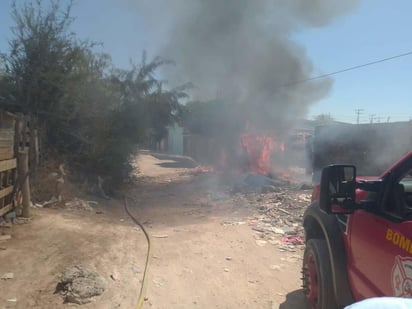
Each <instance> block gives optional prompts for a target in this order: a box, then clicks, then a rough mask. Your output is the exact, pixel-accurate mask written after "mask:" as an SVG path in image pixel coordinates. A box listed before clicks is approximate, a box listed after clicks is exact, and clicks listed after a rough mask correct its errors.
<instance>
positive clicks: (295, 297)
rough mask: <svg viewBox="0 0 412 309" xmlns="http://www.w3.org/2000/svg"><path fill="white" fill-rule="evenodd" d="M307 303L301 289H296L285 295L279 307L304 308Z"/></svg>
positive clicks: (289, 308)
mask: <svg viewBox="0 0 412 309" xmlns="http://www.w3.org/2000/svg"><path fill="white" fill-rule="evenodd" d="M306 308H308V307H307V304H306V300H305V295H304V294H303V290H302V289H300V290H296V291H293V292H290V293H288V294H287V295H286V300H285V301H284V302H283V303H281V304H280V306H279V309H306Z"/></svg>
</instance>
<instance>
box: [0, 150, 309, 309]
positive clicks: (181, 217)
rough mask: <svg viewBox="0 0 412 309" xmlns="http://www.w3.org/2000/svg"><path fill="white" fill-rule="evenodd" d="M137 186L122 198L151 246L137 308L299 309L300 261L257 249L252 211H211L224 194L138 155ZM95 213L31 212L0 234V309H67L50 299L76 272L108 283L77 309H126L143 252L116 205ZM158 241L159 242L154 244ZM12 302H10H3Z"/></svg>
mask: <svg viewBox="0 0 412 309" xmlns="http://www.w3.org/2000/svg"><path fill="white" fill-rule="evenodd" d="M136 164H137V165H138V166H139V175H138V176H139V179H140V181H138V182H136V183H133V184H130V185H129V186H128V188H127V189H126V192H127V195H128V196H129V199H130V208H131V211H132V212H133V213H134V214H135V215H136V217H137V218H138V219H139V220H140V221H141V222H142V223H144V225H145V226H146V227H147V230H148V232H149V233H150V234H151V235H152V239H153V254H154V256H153V259H152V264H151V268H150V271H149V277H148V280H149V281H148V283H149V286H148V291H147V300H146V302H145V305H144V308H159V309H160V308H162V309H163V308H165V309H167V308H268V309H271V308H279V307H280V308H283V309H288V308H297V309H299V308H305V307H304V305H303V297H302V291H301V290H300V266H301V256H302V251H301V250H300V249H298V250H297V251H296V252H280V251H279V250H278V249H277V248H276V247H275V246H273V245H270V244H266V245H264V246H259V245H258V244H257V242H256V236H255V234H254V232H253V231H252V230H251V228H250V226H248V225H247V224H240V225H239V224H225V223H227V222H234V223H236V222H245V221H246V220H247V218H248V217H249V216H251V215H253V214H254V213H255V212H256V210H255V209H253V208H252V207H250V206H249V205H247V204H238V203H236V202H234V200H232V199H230V198H228V199H226V200H224V201H220V202H213V201H212V202H211V199H210V194H213V193H216V192H218V191H219V190H220V188H221V187H223V186H224V185H225V181H227V180H222V179H220V180H219V179H216V178H214V176H213V175H208V174H202V175H193V173H191V172H192V171H193V170H192V169H190V168H186V167H187V166H189V167H192V163H191V162H190V161H188V160H176V159H173V158H165V157H161V156H160V157H159V156H157V157H154V156H151V155H149V154H143V155H141V156H140V157H139V159H138V162H137V163H136ZM99 202H100V204H99V206H98V207H97V208H96V209H95V211H93V212H86V211H67V210H53V209H35V210H33V219H32V220H31V221H30V222H29V223H28V224H23V225H13V226H12V228H0V233H3V234H5V233H6V234H11V235H12V239H11V240H7V241H0V276H1V275H2V274H3V273H7V272H13V273H14V278H13V279H10V280H0V308H67V307H72V306H77V305H70V304H63V299H62V297H61V296H60V295H59V294H55V293H54V291H55V288H56V284H57V283H58V281H59V275H60V274H61V272H62V271H63V270H64V269H65V268H66V267H69V266H73V265H84V266H86V267H89V268H91V269H94V270H96V271H97V272H98V273H99V274H100V275H102V276H103V278H104V279H105V280H106V283H107V289H106V291H105V292H104V293H103V295H101V296H99V297H97V298H96V299H95V300H94V301H93V302H92V303H89V304H86V305H82V306H80V307H82V308H134V307H135V304H136V302H137V297H138V290H139V288H140V282H141V277H142V271H143V268H144V259H145V254H146V248H147V247H146V242H145V238H144V236H143V234H142V233H141V231H140V230H139V229H138V228H137V227H136V226H135V225H134V224H133V223H132V221H131V220H130V218H128V217H127V215H126V213H125V212H124V210H123V203H122V202H121V201H116V200H112V201H110V202H104V201H99ZM159 237H160V238H159ZM13 299H14V300H16V301H15V302H14V301H10V300H13Z"/></svg>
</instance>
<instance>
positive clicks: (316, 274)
mask: <svg viewBox="0 0 412 309" xmlns="http://www.w3.org/2000/svg"><path fill="white" fill-rule="evenodd" d="M302 280H303V287H304V291H305V295H306V300H307V303H308V308H310V309H337V308H338V306H337V305H336V300H335V294H334V291H333V280H332V269H331V264H330V255H329V251H328V246H327V244H326V241H325V240H323V239H310V240H308V241H307V243H306V248H305V253H304V255H303V278H302ZM311 280H312V281H314V282H311ZM311 289H312V290H311Z"/></svg>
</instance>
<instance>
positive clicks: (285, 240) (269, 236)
mask: <svg viewBox="0 0 412 309" xmlns="http://www.w3.org/2000/svg"><path fill="white" fill-rule="evenodd" d="M278 190H279V192H272V193H266V194H252V195H251V194H249V195H248V199H249V201H250V204H251V205H252V206H254V207H255V208H257V210H258V211H259V214H258V215H255V216H253V217H251V218H249V219H248V220H247V223H248V225H249V226H251V228H252V230H254V231H255V233H256V238H257V240H259V241H258V242H257V244H258V245H259V244H261V245H262V244H264V242H268V243H271V244H273V245H276V246H277V247H278V248H279V250H280V251H290V252H295V251H296V246H299V245H303V244H304V235H303V225H302V218H303V213H304V211H305V209H306V207H307V206H308V205H309V204H310V200H311V191H310V190H305V191H303V190H291V189H284V188H279V187H278Z"/></svg>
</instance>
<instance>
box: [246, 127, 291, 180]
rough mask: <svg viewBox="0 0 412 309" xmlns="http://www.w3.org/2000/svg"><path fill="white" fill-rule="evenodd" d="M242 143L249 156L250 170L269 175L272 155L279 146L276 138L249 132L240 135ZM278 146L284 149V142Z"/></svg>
mask: <svg viewBox="0 0 412 309" xmlns="http://www.w3.org/2000/svg"><path fill="white" fill-rule="evenodd" d="M240 144H241V145H242V147H243V149H244V150H245V151H246V154H247V156H248V170H249V171H252V172H254V173H258V174H262V175H265V176H267V175H269V173H270V168H271V155H272V153H273V151H274V150H275V149H276V146H277V144H276V143H275V140H274V139H273V138H272V137H270V136H264V135H257V134H252V133H249V134H243V135H242V136H241V137H240ZM278 147H279V149H284V146H282V144H279V145H278ZM282 151H283V150H282Z"/></svg>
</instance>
